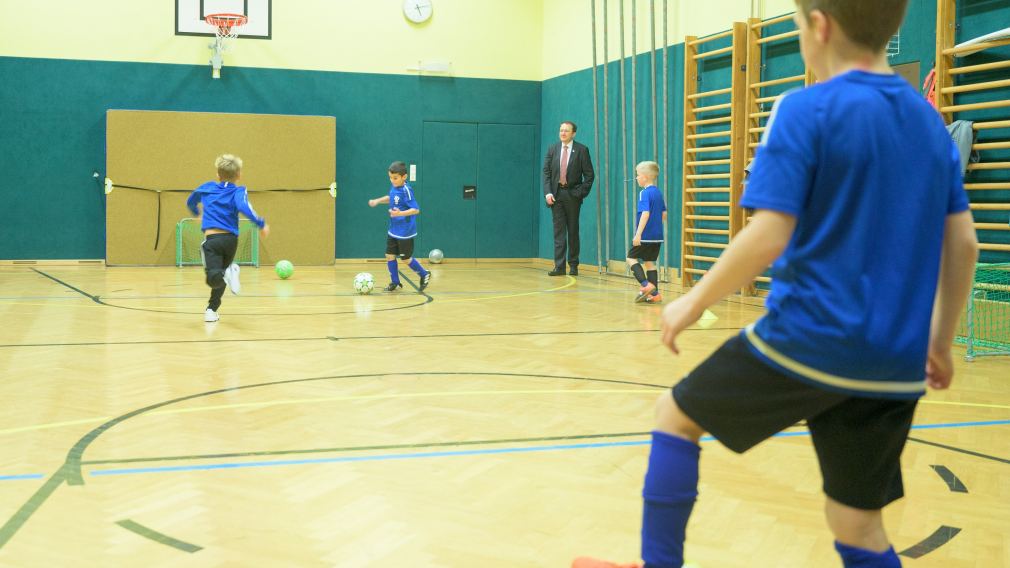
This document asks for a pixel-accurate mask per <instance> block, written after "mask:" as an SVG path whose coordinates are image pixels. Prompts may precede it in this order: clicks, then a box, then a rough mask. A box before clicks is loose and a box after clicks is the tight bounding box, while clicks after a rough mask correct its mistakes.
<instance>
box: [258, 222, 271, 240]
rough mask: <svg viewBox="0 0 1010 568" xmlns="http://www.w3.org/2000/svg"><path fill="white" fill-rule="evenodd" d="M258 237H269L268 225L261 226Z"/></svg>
mask: <svg viewBox="0 0 1010 568" xmlns="http://www.w3.org/2000/svg"><path fill="white" fill-rule="evenodd" d="M260 236H261V237H263V238H264V239H265V238H267V237H269V236H270V225H267V224H266V223H264V224H263V228H262V229H260Z"/></svg>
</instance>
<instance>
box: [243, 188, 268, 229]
mask: <svg viewBox="0 0 1010 568" xmlns="http://www.w3.org/2000/svg"><path fill="white" fill-rule="evenodd" d="M235 201H236V203H235V207H236V208H237V209H238V210H239V211H241V212H242V214H243V215H245V216H246V217H248V218H249V220H250V221H252V222H253V223H256V226H257V227H259V228H260V229H262V228H263V226H264V225H266V224H267V222H266V219H264V218H263V217H260V216H259V215H257V214H256V211H254V210H253V208H252V204H250V203H249V193H248V192H246V191H239V192H237V193H236V195H235Z"/></svg>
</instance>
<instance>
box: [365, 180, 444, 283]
mask: <svg viewBox="0 0 1010 568" xmlns="http://www.w3.org/2000/svg"><path fill="white" fill-rule="evenodd" d="M389 183H390V186H389V195H384V196H382V197H377V198H375V199H369V200H368V206H369V207H375V206H376V205H379V204H380V203H388V204H389V231H388V232H387V235H388V236H387V238H386V266H387V267H388V268H389V279H390V281H389V286H386V291H387V292H393V291H396V290H397V289H398V288H403V284H401V283H400V271H399V269H398V268H397V263H396V259H397V258H401V259H403V261H404V262H406V263H407V265H408V266H410V268H411V269H412V270H413V271H414V272H416V273H417V275H418V276H419V277H420V279H421V284H420V286H418V288H419V289H420V290H421V291H424V289H425V288H427V287H428V284H429V283H431V272H428V271H427V270H425V269H424V267H423V266H421V263H420V262H418V261H417V259H416V258H413V257H414V237H416V236H417V219H415V218H414V217H415V216H416V215H420V213H421V208H420V207H419V206H418V205H417V200H416V199H415V198H414V190H413V189H412V188H411V187H410V185H409V184H408V183H407V164H405V163H403V162H393V163H392V164H390V165H389Z"/></svg>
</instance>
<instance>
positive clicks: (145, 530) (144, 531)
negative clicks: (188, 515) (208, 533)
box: [116, 519, 203, 554]
mask: <svg viewBox="0 0 1010 568" xmlns="http://www.w3.org/2000/svg"><path fill="white" fill-rule="evenodd" d="M116 524H117V525H119V526H121V527H123V528H124V529H126V530H128V531H131V532H134V533H137V534H139V535H140V536H142V537H144V538H149V539H151V540H153V541H154V542H158V543H161V544H164V545H166V546H171V547H172V548H175V549H178V550H181V551H183V552H188V553H190V554H192V553H194V552H197V551H199V550H203V547H202V546H197V545H195V544H190V543H188V542H185V541H182V540H179V539H177V538H172V537H170V536H168V535H167V534H165V533H160V532H158V531H156V530H154V529H152V528H149V527H145V526H144V525H142V524H140V523H138V522H136V521H131V520H129V519H125V520H122V521H116Z"/></svg>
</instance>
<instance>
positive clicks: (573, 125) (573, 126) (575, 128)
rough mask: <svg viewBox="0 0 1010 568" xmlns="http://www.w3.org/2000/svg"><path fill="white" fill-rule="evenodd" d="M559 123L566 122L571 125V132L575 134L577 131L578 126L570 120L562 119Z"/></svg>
mask: <svg viewBox="0 0 1010 568" xmlns="http://www.w3.org/2000/svg"><path fill="white" fill-rule="evenodd" d="M561 124H562V125H565V124H567V125H569V126H571V127H572V134H575V133H576V132H578V131H579V127H578V126H575V123H574V122H572V121H570V120H564V121H562V122H561Z"/></svg>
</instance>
